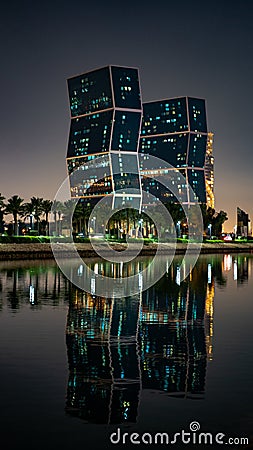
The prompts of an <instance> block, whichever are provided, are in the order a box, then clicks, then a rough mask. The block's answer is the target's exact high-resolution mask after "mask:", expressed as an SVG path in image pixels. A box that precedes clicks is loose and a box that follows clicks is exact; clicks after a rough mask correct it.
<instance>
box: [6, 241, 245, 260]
mask: <svg viewBox="0 0 253 450" xmlns="http://www.w3.org/2000/svg"><path fill="white" fill-rule="evenodd" d="M59 248H60V250H61V252H60V256H64V253H68V251H66V249H64V246H63V247H62V249H61V244H59ZM76 248H77V251H78V253H79V255H80V256H81V257H82V258H92V257H93V258H94V257H98V256H99V255H98V254H97V253H96V251H95V250H94V249H93V247H92V245H91V244H89V243H85V244H76ZM111 248H112V249H113V250H116V251H117V252H118V253H119V255H120V253H121V252H122V251H124V250H125V249H126V245H124V244H112V245H111ZM101 249H102V248H101ZM186 249H187V244H182V243H177V246H176V251H175V254H176V255H182V254H184V253H185V252H186ZM159 250H160V252H161V253H163V254H164V255H166V254H168V255H171V254H172V253H174V245H173V244H170V243H168V244H159ZM156 251H157V244H149V245H147V246H146V245H145V246H143V248H142V249H141V251H140V253H139V254H138V255H137V256H152V255H155V254H156ZM128 252H130V254H131V251H128ZM197 252H199V245H198V244H191V245H190V248H189V253H192V254H194V253H197ZM200 253H201V254H218V253H253V243H252V244H249V243H236V244H235V243H225V242H224V243H215V244H210V243H208V244H206V243H204V244H202V245H201V250H200ZM103 254H104V255H105V256H106V250H103ZM73 256H74V254H73ZM23 259H43V260H44V259H54V255H53V252H52V248H51V245H50V244H0V261H9V260H23Z"/></svg>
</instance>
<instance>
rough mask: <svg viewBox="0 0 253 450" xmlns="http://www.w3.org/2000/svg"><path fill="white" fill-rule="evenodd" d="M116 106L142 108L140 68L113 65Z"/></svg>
mask: <svg viewBox="0 0 253 450" xmlns="http://www.w3.org/2000/svg"><path fill="white" fill-rule="evenodd" d="M111 70H112V82H113V91H114V101H115V107H116V108H129V109H142V106H141V97H140V86H139V77H138V70H137V69H133V68H125V67H115V66H112V68H111Z"/></svg>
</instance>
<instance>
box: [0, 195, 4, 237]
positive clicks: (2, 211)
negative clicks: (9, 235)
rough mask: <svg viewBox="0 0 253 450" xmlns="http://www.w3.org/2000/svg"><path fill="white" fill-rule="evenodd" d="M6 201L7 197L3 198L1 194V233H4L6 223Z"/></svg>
mask: <svg viewBox="0 0 253 450" xmlns="http://www.w3.org/2000/svg"><path fill="white" fill-rule="evenodd" d="M4 200H5V197H3V196H2V194H1V192H0V233H3V232H4V221H3V216H4V208H5V204H4Z"/></svg>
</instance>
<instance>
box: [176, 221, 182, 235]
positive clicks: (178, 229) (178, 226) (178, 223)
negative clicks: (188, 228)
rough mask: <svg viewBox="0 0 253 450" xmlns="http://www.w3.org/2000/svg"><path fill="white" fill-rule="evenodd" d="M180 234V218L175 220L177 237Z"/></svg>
mask: <svg viewBox="0 0 253 450" xmlns="http://www.w3.org/2000/svg"><path fill="white" fill-rule="evenodd" d="M180 235H181V222H180V220H178V221H177V237H180Z"/></svg>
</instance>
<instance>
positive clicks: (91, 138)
mask: <svg viewBox="0 0 253 450" xmlns="http://www.w3.org/2000/svg"><path fill="white" fill-rule="evenodd" d="M111 126H112V111H105V112H102V113H97V114H91V115H88V116H84V117H80V118H76V119H72V121H71V128H70V136H69V145H68V155H67V157H68V158H69V157H71V156H84V155H89V154H92V153H102V152H108V151H109V144H110V134H111Z"/></svg>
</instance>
